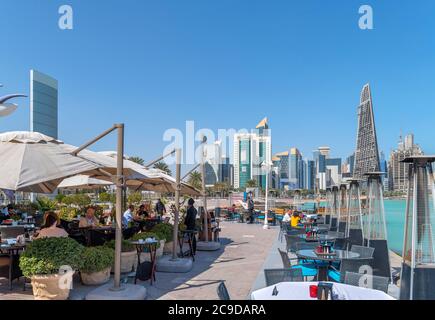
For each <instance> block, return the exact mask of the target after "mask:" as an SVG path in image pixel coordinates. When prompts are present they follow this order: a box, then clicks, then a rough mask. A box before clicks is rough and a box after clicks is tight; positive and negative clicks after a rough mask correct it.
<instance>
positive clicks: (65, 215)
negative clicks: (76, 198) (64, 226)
mask: <svg viewBox="0 0 435 320" xmlns="http://www.w3.org/2000/svg"><path fill="white" fill-rule="evenodd" d="M78 214H79V210H78V209H77V208H71V207H63V208H61V209H60V210H59V218H60V219H62V220H65V221H72V220H73V219H74V218H76V217H77V215H78Z"/></svg>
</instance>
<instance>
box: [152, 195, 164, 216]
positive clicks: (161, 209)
mask: <svg viewBox="0 0 435 320" xmlns="http://www.w3.org/2000/svg"><path fill="white" fill-rule="evenodd" d="M154 211H155V212H156V213H157V215H158V217H162V216H163V215H164V214H165V213H166V208H165V205H164V204H163V202H162V200H161V199H159V200H157V203H156V207H155V208H154Z"/></svg>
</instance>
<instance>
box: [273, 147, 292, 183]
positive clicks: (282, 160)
mask: <svg viewBox="0 0 435 320" xmlns="http://www.w3.org/2000/svg"><path fill="white" fill-rule="evenodd" d="M274 158H275V159H276V160H278V159H279V161H277V162H276V163H277V164H279V188H280V189H285V188H287V187H288V184H289V152H288V151H284V152H280V153H277V154H275V156H274Z"/></svg>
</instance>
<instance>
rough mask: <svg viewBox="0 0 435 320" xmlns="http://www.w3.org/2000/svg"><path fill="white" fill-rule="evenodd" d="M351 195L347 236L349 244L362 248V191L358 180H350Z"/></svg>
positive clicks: (349, 198) (349, 195) (349, 196)
mask: <svg viewBox="0 0 435 320" xmlns="http://www.w3.org/2000/svg"><path fill="white" fill-rule="evenodd" d="M348 181H349V183H350V185H349V194H348V205H347V207H348V215H347V222H346V231H345V236H346V238H349V244H350V245H351V246H352V245H354V244H355V245H358V246H362V245H364V239H363V223H362V211H361V190H360V184H359V181H360V180H358V179H350V180H348Z"/></svg>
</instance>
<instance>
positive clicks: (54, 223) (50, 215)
mask: <svg viewBox="0 0 435 320" xmlns="http://www.w3.org/2000/svg"><path fill="white" fill-rule="evenodd" d="M59 223H60V220H59V217H58V216H57V214H56V213H54V212H53V211H47V212H46V213H45V215H44V224H43V226H42V229H41V230H40V231H39V232H38V233H37V234H36V235H35V236H34V239H41V238H65V237H68V233H67V232H66V231H65V230H64V229H63V228H62V227H60V226H59Z"/></svg>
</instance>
